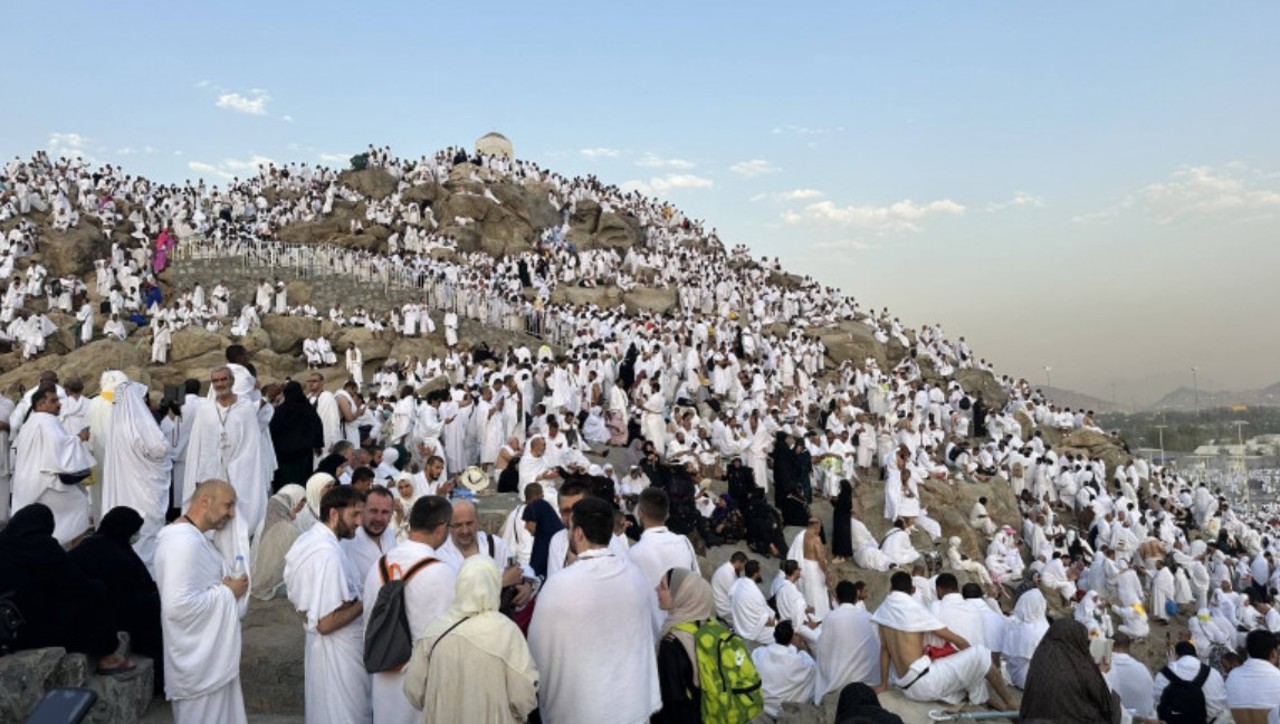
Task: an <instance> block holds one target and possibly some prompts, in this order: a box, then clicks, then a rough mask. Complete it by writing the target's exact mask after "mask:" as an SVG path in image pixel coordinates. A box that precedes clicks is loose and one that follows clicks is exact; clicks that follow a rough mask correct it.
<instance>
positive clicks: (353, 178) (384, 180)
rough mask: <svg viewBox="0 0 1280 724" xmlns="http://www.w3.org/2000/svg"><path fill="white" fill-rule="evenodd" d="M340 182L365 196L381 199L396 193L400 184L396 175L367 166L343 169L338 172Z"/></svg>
mask: <svg viewBox="0 0 1280 724" xmlns="http://www.w3.org/2000/svg"><path fill="white" fill-rule="evenodd" d="M338 183H340V184H342V185H343V186H349V187H351V188H353V189H355V190H356V191H358V192H360V194H361V195H363V196H368V197H369V198H372V199H377V200H379V201H381V200H382V199H385V198H387V197H388V196H390V195H391V194H392V193H394V192H395V190H396V188H397V187H399V185H400V182H399V181H397V180H396V177H395V176H392V175H391V174H390V173H387V171H386V170H384V169H381V168H366V169H364V170H363V171H343V172H342V173H340V174H338Z"/></svg>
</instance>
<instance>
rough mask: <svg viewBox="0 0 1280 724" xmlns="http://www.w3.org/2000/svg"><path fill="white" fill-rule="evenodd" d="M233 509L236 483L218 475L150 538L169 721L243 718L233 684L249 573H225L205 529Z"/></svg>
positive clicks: (217, 526)
mask: <svg viewBox="0 0 1280 724" xmlns="http://www.w3.org/2000/svg"><path fill="white" fill-rule="evenodd" d="M235 515H236V491H235V488H233V487H231V485H230V484H229V483H227V482H226V481H224V480H206V481H204V482H202V483H200V484H199V485H197V486H196V489H195V492H194V493H192V496H191V504H190V506H189V507H188V508H187V512H186V513H185V514H184V515H183V516H182V517H180V518H178V519H177V520H176V521H174V522H173V523H172V524H171V525H169V526H166V527H165V528H163V529H162V530H161V531H160V533H159V535H158V536H157V543H156V558H155V566H156V584H157V586H158V587H159V589H160V626H161V629H162V630H163V632H164V641H165V649H164V680H165V696H166V697H167V698H168V699H169V701H171V702H173V718H174V721H175V722H176V724H185V723H186V722H192V723H193V724H196V723H198V722H210V721H217V722H229V723H230V724H238V723H241V722H246V721H247V718H246V717H245V711H244V696H243V695H242V694H241V691H240V605H239V601H240V600H242V599H243V598H244V595H245V592H246V591H247V590H248V589H249V577H248V575H247V574H245V573H244V572H239V573H237V574H236V577H234V578H232V577H230V576H229V575H228V573H229V572H231V571H228V566H227V563H226V560H225V558H224V555H223V553H222V552H220V551H219V550H218V549H217V548H215V547H214V544H213V543H212V542H211V541H210V539H209V538H207V537H205V534H206V533H208V532H210V531H216V530H222V529H223V527H225V526H226V525H227V524H228V523H230V522H231V520H232V519H233V518H235Z"/></svg>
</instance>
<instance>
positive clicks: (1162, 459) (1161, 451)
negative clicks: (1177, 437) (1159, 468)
mask: <svg viewBox="0 0 1280 724" xmlns="http://www.w3.org/2000/svg"><path fill="white" fill-rule="evenodd" d="M1166 427H1168V425H1156V429H1157V430H1159V431H1160V464H1161V465H1164V429H1165V428H1166Z"/></svg>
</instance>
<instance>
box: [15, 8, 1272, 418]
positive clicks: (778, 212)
mask: <svg viewBox="0 0 1280 724" xmlns="http://www.w3.org/2000/svg"><path fill="white" fill-rule="evenodd" d="M5 16H6V26H7V27H8V28H9V29H10V33H8V34H7V38H6V46H7V47H6V49H7V51H8V52H7V53H6V62H3V63H0V89H3V93H4V96H5V102H4V104H3V105H0V109H2V110H0V157H3V158H11V157H13V156H15V155H20V156H24V157H25V156H29V155H30V154H32V153H33V152H35V151H36V150H39V149H47V150H49V151H52V152H54V153H62V154H65V155H80V156H84V157H87V158H89V159H91V160H94V161H96V162H99V163H114V164H123V165H124V166H125V168H126V169H127V170H128V171H130V172H134V173H140V174H142V175H145V176H148V177H151V178H155V179H159V180H161V181H169V182H176V181H182V180H184V179H188V178H191V179H194V178H197V177H203V178H206V179H209V180H210V181H211V182H219V181H225V180H226V179H228V178H230V177H232V176H236V175H239V176H244V175H247V174H249V173H252V172H253V170H254V169H255V168H256V166H257V164H258V163H259V162H261V161H264V160H271V161H275V162H289V161H306V162H308V163H322V164H328V165H337V166H345V165H346V159H348V158H349V157H350V156H351V155H352V154H353V153H356V152H359V151H360V150H362V149H364V148H365V147H366V146H367V145H368V144H369V143H374V144H376V145H379V146H382V145H390V146H391V148H392V150H393V152H395V153H396V154H397V155H401V156H407V157H417V156H419V155H421V154H423V153H430V152H434V151H435V150H438V149H441V148H444V147H446V146H450V145H455V144H467V145H470V144H471V143H472V142H473V141H474V140H475V139H476V138H478V137H479V136H481V135H482V134H484V133H486V132H488V131H493V130H497V131H500V132H502V133H503V134H505V135H506V136H508V137H509V138H510V139H511V140H512V142H513V144H514V147H515V152H516V155H517V156H519V157H521V158H526V159H530V160H533V161H535V162H537V163H538V164H540V165H541V166H543V167H544V168H549V169H552V170H555V171H558V172H560V173H563V174H568V175H578V174H588V173H592V174H595V175H597V176H598V177H600V178H601V179H602V180H604V181H606V182H609V183H615V184H618V185H623V186H626V187H628V188H638V189H641V190H643V191H645V192H646V193H651V194H654V195H657V196H661V197H663V198H666V199H669V200H670V201H672V202H673V203H674V204H675V205H677V206H678V207H680V208H681V209H683V210H684V211H685V212H686V213H687V214H689V215H690V216H692V217H695V218H700V219H703V220H704V221H705V222H706V223H707V224H708V225H709V226H712V227H715V228H716V229H718V230H719V233H720V236H721V238H722V239H723V240H724V241H725V242H726V243H727V244H728V245H730V246H732V245H734V244H738V243H743V244H746V245H748V246H749V247H750V249H751V251H752V253H753V254H755V255H756V256H768V257H771V258H772V257H778V258H780V259H781V261H782V264H783V266H784V268H786V269H787V270H789V271H793V272H796V273H799V274H806V275H812V276H814V277H815V278H816V279H818V280H819V281H821V282H822V283H823V284H826V285H830V286H834V287H838V288H840V289H841V290H843V291H844V292H846V293H848V294H852V295H854V296H855V297H856V298H857V299H858V300H859V301H860V303H861V304H862V305H863V307H864V308H874V309H880V308H882V307H886V306H887V307H888V308H889V309H890V310H891V311H892V312H893V313H894V314H895V315H897V316H899V317H900V318H901V319H902V321H903V322H904V324H907V325H910V326H918V325H920V324H922V323H926V322H927V323H940V324H942V325H943V327H944V329H945V331H946V332H947V333H948V335H949V336H951V337H953V338H954V337H958V336H964V337H965V339H966V340H967V341H968V342H969V344H970V345H971V347H972V348H973V349H974V350H975V351H976V352H977V354H979V355H980V356H982V357H985V358H987V359H989V360H992V361H993V362H994V363H995V364H996V367H997V370H998V371H1000V372H1002V373H1009V374H1013V375H1016V376H1020V377H1026V378H1027V379H1029V380H1031V381H1033V382H1036V383H1039V382H1042V381H1048V382H1051V384H1052V386H1054V387H1058V388H1066V389H1074V390H1077V391H1079V392H1084V393H1088V394H1093V395H1096V396H1098V397H1102V398H1104V399H1112V398H1113V397H1115V398H1117V399H1118V400H1119V401H1120V402H1121V404H1122V405H1123V404H1125V403H1126V402H1128V403H1131V404H1139V405H1140V404H1144V403H1146V402H1150V401H1152V400H1154V399H1155V398H1156V397H1159V396H1160V395H1162V394H1164V393H1165V392H1168V391H1170V390H1172V389H1173V388H1175V387H1178V386H1180V385H1181V386H1190V385H1191V384H1192V383H1193V379H1192V378H1193V373H1192V372H1191V368H1192V367H1195V368H1196V370H1197V371H1196V373H1195V380H1194V382H1195V383H1196V384H1198V385H1200V387H1201V388H1202V389H1245V388H1254V387H1263V386H1266V385H1270V384H1272V383H1275V382H1277V381H1280V365H1277V364H1276V360H1277V359H1280V334H1278V332H1280V322H1277V317H1276V314H1277V311H1276V310H1277V309H1280V284H1277V283H1276V276H1277V270H1278V269H1280V246H1278V244H1277V242H1278V241H1280V239H1278V238H1277V237H1278V234H1277V231H1278V230H1280V225H1278V223H1277V222H1278V221H1280V136H1278V135H1277V129H1280V93H1277V92H1276V91H1277V89H1278V88H1280V43H1277V42H1275V28H1276V27H1277V26H1280V5H1278V4H1275V3H1264V2H1239V3H1193V2H1133V3H1103V2H1080V3H1017V4H1015V3H994V2H966V3H956V2H899V3H887V2H874V3H873V2H842V3H796V4H792V5H782V4H778V3H770V4H764V3H750V2H736V3H728V2H701V3H666V2H650V3H645V4H643V5H636V4H626V3H601V2H593V3H581V2H559V3H538V4H532V3H506V2H498V1H496V0H495V1H494V2H489V3H483V4H477V3H465V4H464V3H454V4H452V5H451V6H448V7H446V6H442V4H440V3H387V2H369V3H364V4H352V3H341V4H339V3H330V2H307V3H296V2H270V3H264V2H257V3H242V2H221V3H216V4H204V5H198V4H192V3H158V2H156V3H142V2H133V3H88V2H83V3H23V4H15V5H11V6H9V7H7V8H6V11H5ZM1046 368H1050V369H1049V371H1047V372H1046Z"/></svg>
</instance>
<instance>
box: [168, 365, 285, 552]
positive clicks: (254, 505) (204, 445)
mask: <svg viewBox="0 0 1280 724" xmlns="http://www.w3.org/2000/svg"><path fill="white" fill-rule="evenodd" d="M209 381H210V386H211V387H212V391H213V395H214V398H213V401H212V402H205V403H204V404H202V405H200V407H198V408H197V409H196V415H195V420H194V421H193V422H192V423H191V438H190V439H189V440H188V442H187V466H186V470H185V472H184V474H183V480H184V481H185V483H184V484H185V485H186V488H187V489H186V490H184V491H183V495H182V500H183V501H184V502H185V501H187V500H190V498H191V493H192V487H193V486H194V485H195V483H196V482H198V481H201V480H208V479H209V478H217V479H219V480H227V481H230V483H231V485H233V486H234V487H235V489H236V513H237V515H236V518H235V522H234V524H233V525H232V526H230V527H229V528H230V529H229V530H227V529H224V530H221V531H219V533H218V534H217V535H218V536H230V537H231V538H233V539H234V541H233V542H234V547H235V550H236V551H237V554H238V555H243V556H244V557H245V560H246V561H248V560H249V531H253V530H257V528H258V525H259V523H261V522H262V519H263V517H264V516H265V515H266V509H267V482H268V481H267V480H266V479H264V477H263V471H264V466H263V460H262V456H263V451H262V432H261V429H260V426H259V423H258V414H257V411H256V410H255V409H254V407H253V403H252V402H250V401H249V400H248V399H247V398H244V397H241V396H239V395H237V394H235V393H234V392H232V391H231V390H232V385H233V384H234V378H233V375H232V372H231V369H230V368H229V367H218V368H215V369H214V370H213V371H212V372H210V373H209Z"/></svg>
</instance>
